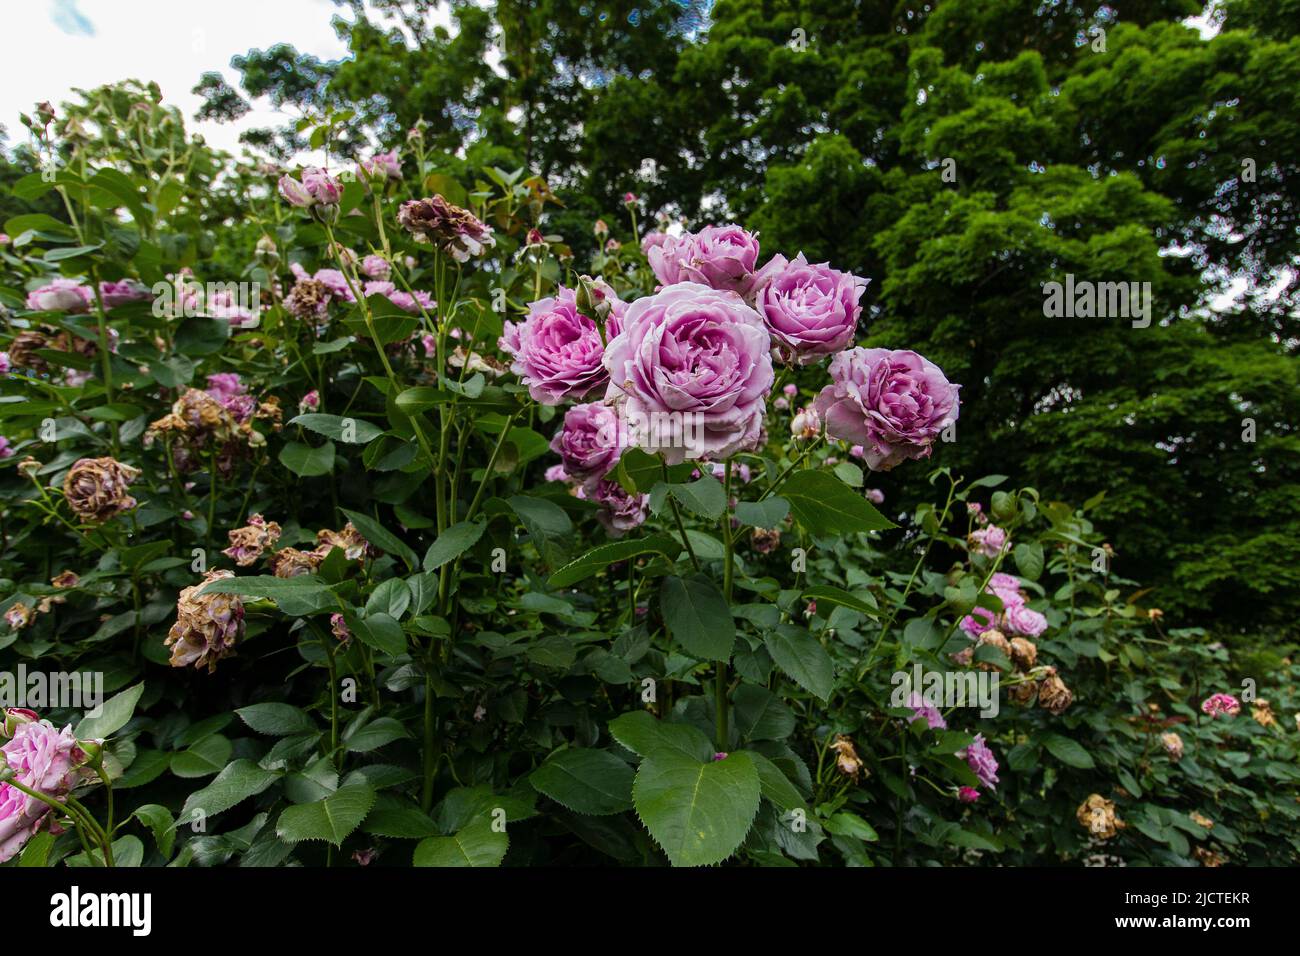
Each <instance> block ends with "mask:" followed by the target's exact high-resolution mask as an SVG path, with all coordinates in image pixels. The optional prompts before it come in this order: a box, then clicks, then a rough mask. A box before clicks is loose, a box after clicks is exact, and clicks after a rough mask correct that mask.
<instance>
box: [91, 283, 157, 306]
mask: <svg viewBox="0 0 1300 956" xmlns="http://www.w3.org/2000/svg"><path fill="white" fill-rule="evenodd" d="M99 297H100V298H101V299H102V300H103V301H104V308H106V309H115V308H117V307H118V306H119V305H126V304H127V303H128V302H146V301H148V300H149V299H152V298H153V293H152V292H150V291H149V287H148V286H146V285H145V284H144V283H142V282H137V281H136V280H135V279H119V280H118V281H116V282H101V283H100V284H99Z"/></svg>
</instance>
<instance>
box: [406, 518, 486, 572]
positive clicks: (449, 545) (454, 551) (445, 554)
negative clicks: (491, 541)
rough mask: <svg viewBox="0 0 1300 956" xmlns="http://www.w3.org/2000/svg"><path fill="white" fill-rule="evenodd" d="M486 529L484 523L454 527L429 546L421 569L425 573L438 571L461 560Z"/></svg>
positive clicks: (466, 523)
mask: <svg viewBox="0 0 1300 956" xmlns="http://www.w3.org/2000/svg"><path fill="white" fill-rule="evenodd" d="M486 527H487V523H486V522H483V521H461V522H458V523H457V524H454V525H452V526H451V527H450V528H448V529H447V530H446V531H444V532H443V533H442V534H440V535H438V540H437V541H435V542H433V544H431V545H429V550H428V551H426V552H425V553H424V563H423V564H421V567H422V568H423V569H424V570H425V571H436V570H437V569H438V568H440V567H442V566H443V565H444V564H446V563H447V562H448V561H453V560H455V559H456V558H459V557H460V556H461V555H462V554H464V553H465V552H466V551H468V550H469V549H470V548H472V547H474V545H476V544H477V543H478V540H479V538H481V537H483V529H484V528H486Z"/></svg>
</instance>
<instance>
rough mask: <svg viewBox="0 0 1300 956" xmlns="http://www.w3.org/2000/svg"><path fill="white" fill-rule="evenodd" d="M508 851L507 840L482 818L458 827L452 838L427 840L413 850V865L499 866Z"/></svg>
mask: <svg viewBox="0 0 1300 956" xmlns="http://www.w3.org/2000/svg"><path fill="white" fill-rule="evenodd" d="M508 849H510V838H509V837H508V836H506V834H505V833H504V832H500V833H498V832H497V831H496V830H494V829H492V818H491V817H487V816H483V817H480V818H479V819H477V820H475V821H474V822H473V823H471V824H469V825H468V826H466V827H464V828H462V829H461V830H460V831H459V832H458V833H456V835H455V836H449V837H429V838H428V839H427V840H421V841H420V843H419V845H418V846H417V847H416V848H415V857H414V860H413V863H414V865H415V866H484V867H493V866H500V865H501V861H502V860H503V859H505V855H506V851H507V850H508Z"/></svg>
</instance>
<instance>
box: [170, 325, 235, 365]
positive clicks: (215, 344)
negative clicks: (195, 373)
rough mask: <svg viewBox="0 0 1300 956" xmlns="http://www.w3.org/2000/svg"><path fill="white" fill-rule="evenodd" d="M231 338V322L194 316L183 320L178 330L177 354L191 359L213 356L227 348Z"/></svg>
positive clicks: (175, 345) (175, 340) (176, 339)
mask: <svg viewBox="0 0 1300 956" xmlns="http://www.w3.org/2000/svg"><path fill="white" fill-rule="evenodd" d="M229 338H230V322H229V321H228V320H226V319H212V318H208V317H207V316H203V315H193V316H190V317H189V318H187V319H185V320H183V321H182V322H181V324H180V325H179V326H177V328H176V337H175V339H174V340H173V344H174V347H175V349H176V351H177V352H180V353H181V354H182V355H186V356H189V357H190V358H198V357H199V356H202V355H213V354H215V353H217V352H220V351H221V350H222V349H223V348H225V345H226V341H227V340H228V339H229Z"/></svg>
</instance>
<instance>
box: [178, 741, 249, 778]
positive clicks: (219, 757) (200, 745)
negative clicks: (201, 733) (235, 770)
mask: <svg viewBox="0 0 1300 956" xmlns="http://www.w3.org/2000/svg"><path fill="white" fill-rule="evenodd" d="M233 749H234V745H233V744H232V743H231V742H230V740H229V738H227V737H223V736H222V735H221V734H212V735H211V736H210V737H204V738H203V739H202V740H200V741H198V742H197V743H195V744H194V745H193V746H191V747H190V748H188V749H187V750H182V751H181V752H180V753H176V754H172V759H171V770H172V773H174V774H175V775H176V776H178V777H182V778H184V779H187V780H188V779H193V778H196V777H207V776H209V775H211V774H214V773H216V772H217V771H219V770H222V769H224V768H225V766H226V761H227V760H229V759H230V753H231V751H232V750H233Z"/></svg>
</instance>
